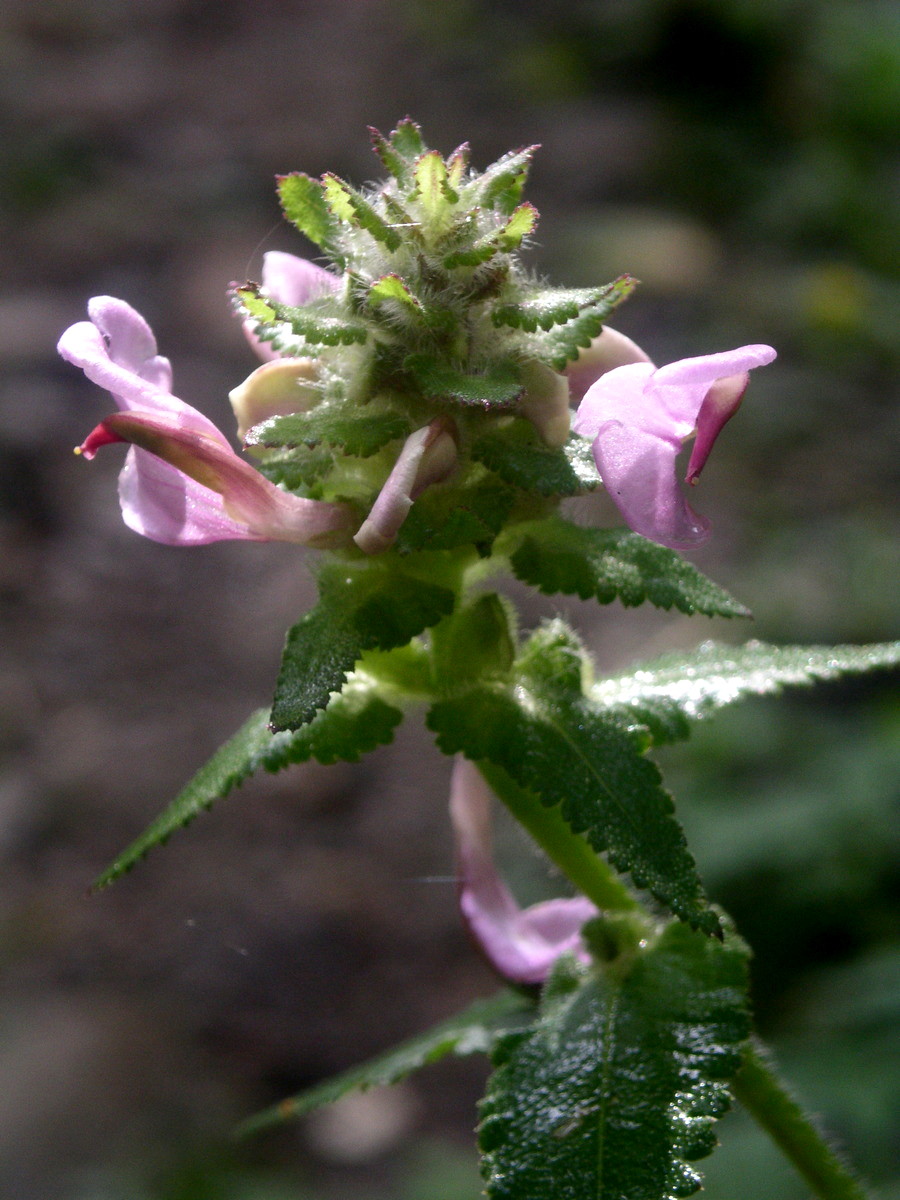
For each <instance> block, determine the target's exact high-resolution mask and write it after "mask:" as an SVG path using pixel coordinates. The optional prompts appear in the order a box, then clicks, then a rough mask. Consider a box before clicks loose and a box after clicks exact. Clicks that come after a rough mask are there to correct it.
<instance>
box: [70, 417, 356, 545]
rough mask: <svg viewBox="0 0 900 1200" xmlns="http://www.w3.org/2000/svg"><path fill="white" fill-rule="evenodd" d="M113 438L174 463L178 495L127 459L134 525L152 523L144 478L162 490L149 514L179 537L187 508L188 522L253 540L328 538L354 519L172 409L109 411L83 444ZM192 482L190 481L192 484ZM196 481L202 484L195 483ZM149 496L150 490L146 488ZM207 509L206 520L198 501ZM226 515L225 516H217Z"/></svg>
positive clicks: (87, 448) (91, 448)
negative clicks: (283, 484) (276, 479)
mask: <svg viewBox="0 0 900 1200" xmlns="http://www.w3.org/2000/svg"><path fill="white" fill-rule="evenodd" d="M111 441H123V442H130V443H132V445H134V446H138V447H140V448H141V450H145V451H147V452H148V453H149V454H150V455H153V456H154V457H155V458H158V459H162V460H163V462H164V463H166V464H168V465H169V466H170V467H171V468H173V469H175V472H176V475H178V476H180V477H181V479H182V480H184V482H183V483H182V484H181V488H182V491H183V499H181V500H179V499H178V497H177V496H176V487H177V485H178V480H177V479H175V478H174V477H172V476H171V475H168V474H167V473H165V472H160V471H158V470H157V469H156V468H154V467H150V466H149V464H143V463H141V461H140V459H139V458H137V456H135V458H137V461H136V462H135V458H133V459H132V465H131V467H130V468H129V477H128V479H127V481H126V485H127V486H125V492H126V496H127V498H128V503H129V506H130V507H129V516H130V517H131V522H130V523H131V524H132V528H134V524H135V522H139V523H141V524H142V525H144V526H147V527H149V525H150V524H151V520H150V518H149V517H148V516H145V514H144V512H143V510H142V504H143V503H146V502H147V500H148V492H147V488H148V486H149V487H150V488H151V489H152V487H153V485H154V484H157V485H160V484H161V485H162V486H163V488H164V493H162V492H161V493H160V495H159V496H158V497H156V498H155V502H154V505H153V521H154V522H156V524H157V525H158V526H159V527H160V528H164V529H165V530H166V531H167V532H168V535H169V536H167V537H166V540H167V541H172V540H175V541H176V542H177V544H180V545H183V544H185V542H184V535H183V534H182V533H180V532H179V529H180V527H179V525H178V521H179V519H180V517H181V515H182V513H189V515H190V518H191V522H192V524H193V525H194V526H195V527H197V528H202V529H203V530H205V532H206V533H207V534H210V536H208V537H205V539H204V540H207V541H215V540H219V538H218V536H212V535H213V534H214V533H215V531H216V530H220V529H227V530H228V532H227V533H226V534H225V535H224V536H226V537H239V538H249V539H253V540H277V541H288V542H299V543H302V544H303V545H317V546H322V545H333V544H335V538H336V536H337V538H338V540H343V536H342V535H344V534H345V531H347V530H348V527H349V524H350V522H351V520H352V513H351V510H350V509H348V508H347V507H346V506H344V505H340V504H326V503H324V502H321V501H317V500H307V499H304V498H302V497H300V496H294V495H292V494H291V493H289V492H283V491H281V490H280V489H279V488H277V487H276V486H275V485H274V484H273V483H270V482H269V480H268V479H266V478H265V477H264V476H263V475H260V473H259V472H258V471H256V470H254V468H253V467H251V466H250V464H249V463H247V462H245V461H244V460H243V459H242V458H239V457H238V455H237V454H235V452H234V451H233V450H232V449H231V447H230V446H228V445H227V443H225V444H223V443H222V441H220V440H219V439H218V438H210V437H208V436H207V435H206V433H204V432H201V431H198V430H197V429H196V428H194V427H193V426H192V424H191V423H189V422H186V421H185V420H184V419H183V418H182V417H181V416H180V414H173V413H149V412H148V413H142V412H136V411H131V412H126V413H114V414H113V415H112V416H111V417H107V419H106V420H105V421H103V422H102V423H101V424H100V425H99V426H97V428H96V429H95V430H94V431H93V432H92V433H91V434H90V435H89V436H88V438H87V439H86V440H85V443H84V446H83V447H82V450H83V452H84V453H85V455H86V456H87V457H89V458H90V457H92V456H93V454H94V452H95V451H96V449H97V448H98V447H99V446H101V445H104V444H106V443H108V442H111ZM190 485H194V486H190ZM198 488H199V489H200V490H198ZM150 499H151V501H154V497H153V496H152V493H151V496H150ZM204 507H205V508H206V509H208V513H207V516H208V517H209V520H207V521H204V516H203V513H202V512H201V509H202V508H204ZM223 516H224V517H225V518H227V519H228V520H227V522H226V523H224V524H223V522H222V517H223Z"/></svg>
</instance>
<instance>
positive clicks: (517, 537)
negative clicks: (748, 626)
mask: <svg viewBox="0 0 900 1200" xmlns="http://www.w3.org/2000/svg"><path fill="white" fill-rule="evenodd" d="M509 542H510V543H513V544H514V545H515V543H518V544H517V545H515V548H514V549H511V550H510V549H506V547H504V549H505V552H506V553H508V554H509V559H510V562H511V563H512V568H513V571H514V572H515V574H516V576H517V577H518V578H519V579H521V580H522V582H523V583H528V584H530V585H531V586H532V587H536V588H538V589H539V590H540V591H542V592H544V593H545V595H554V594H555V593H557V592H562V593H563V594H565V595H569V596H572V595H576V596H580V597H581V599H582V600H588V599H590V598H592V597H593V598H594V599H596V600H599V602H600V603H601V604H610V603H611V602H612V601H613V600H616V599H618V600H621V602H622V603H623V604H624V605H626V606H628V607H632V606H634V605H638V604H643V603H644V602H645V601H649V602H650V603H651V604H655V605H656V607H657V608H665V609H670V608H677V609H678V611H679V612H683V613H687V614H688V615H689V616H692V615H693V614H694V613H703V614H704V615H705V616H708V617H749V616H750V612H749V610H748V609H746V608H745V607H744V606H743V605H742V604H739V603H738V602H737V600H735V599H734V597H733V596H730V595H729V594H728V592H726V591H725V590H724V589H723V588H720V587H719V586H718V584H715V583H713V581H712V580H711V579H707V577H706V576H705V575H703V574H702V573H701V572H700V571H698V570H697V568H696V567H695V566H693V565H692V564H691V563H688V562H685V560H684V559H683V558H682V557H681V556H680V555H679V554H678V553H677V552H676V551H674V550H669V549H667V548H666V547H665V546H658V545H657V544H656V543H655V542H649V541H647V539H646V538H643V537H641V536H640V534H637V533H632V532H631V531H630V530H628V529H584V528H582V527H581V526H579V525H573V524H572V523H571V522H570V521H565V520H563V518H562V517H559V516H557V515H555V514H554V515H553V516H550V517H546V518H545V519H543V520H540V521H530V522H528V523H527V524H523V525H518V526H516V527H515V528H514V529H512V530H510V534H509Z"/></svg>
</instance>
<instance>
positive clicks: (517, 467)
mask: <svg viewBox="0 0 900 1200" xmlns="http://www.w3.org/2000/svg"><path fill="white" fill-rule="evenodd" d="M585 442H586V439H585V438H579V437H577V436H576V435H574V434H572V435H570V436H569V440H568V442H567V443H566V445H565V446H563V447H562V448H561V449H553V448H551V447H550V446H548V445H546V444H545V443H544V442H543V441H541V438H540V436H539V434H538V432H537V430H536V429H535V428H534V426H533V425H532V424H531V422H530V421H527V420H526V419H525V418H524V417H520V418H516V419H515V420H514V421H513V422H511V423H510V424H509V425H507V426H506V427H505V428H504V429H497V430H491V431H490V432H489V433H484V434H482V435H481V437H480V438H478V440H477V441H476V442H475V444H474V445H473V447H472V457H473V458H474V459H475V460H476V461H477V462H480V463H482V464H483V465H484V466H486V467H487V468H488V469H489V470H491V471H493V472H494V474H495V475H499V476H500V478H501V479H502V480H503V481H504V482H505V483H509V484H512V486H513V487H517V488H522V489H524V490H525V491H531V492H537V493H538V495H540V496H578V495H581V493H582V492H585V491H588V490H591V489H593V488H596V487H598V486H599V484H600V479H599V477H598V475H597V470H596V467H595V466H594V462H593V459H592V458H590V457H588V458H586V457H585V454H584V452H583V443H585ZM588 445H589V444H588Z"/></svg>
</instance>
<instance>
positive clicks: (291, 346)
mask: <svg viewBox="0 0 900 1200" xmlns="http://www.w3.org/2000/svg"><path fill="white" fill-rule="evenodd" d="M235 295H236V297H237V300H238V303H239V305H240V312H241V314H242V315H243V316H245V317H246V318H247V319H248V320H251V321H254V322H257V324H256V325H255V326H254V333H255V334H256V336H257V337H258V338H259V339H260V341H263V342H270V343H271V344H272V345H273V346H274V347H275V348H276V349H281V350H283V351H284V352H290V353H300V352H301V350H302V349H303V343H304V342H307V343H309V344H310V345H311V346H352V345H362V343H363V342H365V341H366V339H367V337H368V332H367V330H366V328H365V326H363V325H356V324H354V323H353V322H351V321H344V320H342V319H341V318H340V317H331V316H328V315H327V314H326V313H321V312H318V311H316V310H315V309H313V308H312V307H307V308H294V307H291V306H290V305H287V304H279V303H277V302H276V301H274V300H270V299H268V298H266V297H265V296H263V295H261V294H260V290H259V287H258V285H257V284H246V285H245V286H244V287H241V288H238V289H237V290H236V292H235ZM325 303H326V304H331V303H332V299H331V298H330V297H329V298H327V299H326V300H325Z"/></svg>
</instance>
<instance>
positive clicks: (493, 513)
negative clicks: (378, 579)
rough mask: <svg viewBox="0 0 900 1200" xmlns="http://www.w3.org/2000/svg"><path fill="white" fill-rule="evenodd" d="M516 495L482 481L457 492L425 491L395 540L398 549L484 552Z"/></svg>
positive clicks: (500, 485)
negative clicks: (468, 547) (472, 547)
mask: <svg viewBox="0 0 900 1200" xmlns="http://www.w3.org/2000/svg"><path fill="white" fill-rule="evenodd" d="M514 500H515V493H514V492H513V490H512V489H511V488H509V487H506V486H505V485H504V484H502V483H496V482H494V481H493V480H485V481H482V482H480V483H476V484H474V485H472V486H470V487H467V488H465V489H464V490H463V491H462V492H460V491H459V490H458V489H456V488H454V489H452V490H451V489H444V488H427V489H426V490H425V491H424V492H423V493H422V495H421V496H420V497H419V498H418V500H416V501H415V503H414V504H413V506H412V508H411V509H410V511H409V515H408V516H407V518H406V520H405V521H404V522H403V525H402V526H401V529H400V533H399V535H398V537H397V549H398V550H400V551H401V553H404V554H408V553H409V552H410V551H413V550H453V549H455V548H456V547H457V546H465V545H468V544H472V545H475V546H478V547H480V548H481V550H482V551H483V552H487V551H488V550H489V549H490V547H491V545H492V543H493V541H494V538H496V536H497V534H498V533H499V532H500V530H501V529H502V528H503V525H504V523H505V521H506V518H507V517H508V516H509V512H510V509H511V508H512V506H513V502H514Z"/></svg>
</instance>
